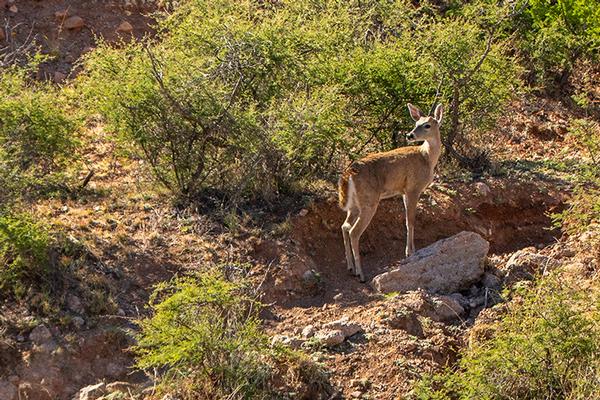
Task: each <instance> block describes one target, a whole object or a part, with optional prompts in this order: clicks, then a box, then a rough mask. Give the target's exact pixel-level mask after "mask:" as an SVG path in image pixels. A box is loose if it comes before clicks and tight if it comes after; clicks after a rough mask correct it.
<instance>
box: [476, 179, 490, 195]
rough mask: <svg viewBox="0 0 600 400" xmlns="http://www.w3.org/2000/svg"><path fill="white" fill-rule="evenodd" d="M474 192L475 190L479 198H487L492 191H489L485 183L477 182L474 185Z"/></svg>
mask: <svg viewBox="0 0 600 400" xmlns="http://www.w3.org/2000/svg"><path fill="white" fill-rule="evenodd" d="M475 190H477V193H478V194H479V195H480V196H481V197H487V196H489V195H490V193H491V192H492V190H491V189H490V187H489V186H488V185H486V184H485V183H483V182H477V183H476V184H475Z"/></svg>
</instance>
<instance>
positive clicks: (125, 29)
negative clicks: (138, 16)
mask: <svg viewBox="0 0 600 400" xmlns="http://www.w3.org/2000/svg"><path fill="white" fill-rule="evenodd" d="M117 32H119V33H131V32H133V26H132V25H131V24H130V23H129V22H127V21H123V22H121V24H120V25H119V26H118V27H117Z"/></svg>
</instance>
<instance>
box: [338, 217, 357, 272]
mask: <svg viewBox="0 0 600 400" xmlns="http://www.w3.org/2000/svg"><path fill="white" fill-rule="evenodd" d="M357 217H358V213H357V212H356V211H353V210H349V211H348V214H347V215H346V220H345V221H344V224H343V225H342V236H343V237H344V249H345V251H346V264H347V266H348V271H350V272H351V273H352V274H354V273H356V266H355V265H354V254H353V253H352V245H351V243H350V229H352V226H353V225H354V224H355V223H356V218H357Z"/></svg>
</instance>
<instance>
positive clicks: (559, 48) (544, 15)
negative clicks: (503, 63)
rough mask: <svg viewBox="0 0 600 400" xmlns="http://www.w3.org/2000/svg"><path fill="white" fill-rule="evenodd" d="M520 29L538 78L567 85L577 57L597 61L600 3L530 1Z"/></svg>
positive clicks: (594, 1) (543, 82)
mask: <svg viewBox="0 0 600 400" xmlns="http://www.w3.org/2000/svg"><path fill="white" fill-rule="evenodd" d="M518 31H519V33H520V34H521V37H522V42H521V43H522V49H523V50H524V52H525V54H526V56H527V57H528V58H530V66H531V68H532V69H533V72H534V73H535V76H536V77H537V79H538V81H539V82H540V83H541V84H542V85H549V86H550V87H552V86H555V85H556V84H559V85H564V84H565V83H566V82H567V79H568V78H569V75H570V73H571V71H572V69H573V66H574V65H575V63H576V62H577V61H578V60H580V59H589V60H592V61H597V60H598V51H599V50H600V2H599V1H598V0H529V1H528V6H527V7H526V8H525V12H524V15H523V16H522V18H521V24H520V29H519V30H518Z"/></svg>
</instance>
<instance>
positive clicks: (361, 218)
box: [338, 103, 444, 282]
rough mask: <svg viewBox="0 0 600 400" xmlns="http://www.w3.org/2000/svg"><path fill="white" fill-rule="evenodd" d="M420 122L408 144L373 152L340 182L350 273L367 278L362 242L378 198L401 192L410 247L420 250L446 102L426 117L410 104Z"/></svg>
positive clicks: (408, 251)
mask: <svg viewBox="0 0 600 400" xmlns="http://www.w3.org/2000/svg"><path fill="white" fill-rule="evenodd" d="M408 111H409V113H410V116H411V118H412V119H413V120H414V121H415V127H414V129H413V130H412V131H411V132H409V133H408V134H407V135H406V139H407V141H408V143H409V144H412V143H415V142H421V141H422V142H423V143H422V144H421V145H420V146H404V147H398V148H396V149H394V150H391V151H387V152H381V153H372V154H368V155H367V156H366V157H364V158H362V159H360V160H358V161H355V162H353V163H352V164H350V165H349V166H348V167H347V168H346V169H345V170H344V171H343V172H342V174H341V176H340V178H339V181H338V197H339V206H340V208H341V209H342V210H344V211H346V212H347V215H346V220H345V221H344V224H343V225H342V235H343V237H344V248H345V252H346V263H347V265H348V271H350V272H351V273H352V274H354V275H355V276H358V277H359V278H360V281H361V282H365V275H364V273H363V269H362V264H361V259H360V247H359V240H360V237H361V236H362V234H363V233H364V231H365V230H366V229H367V227H368V226H369V224H370V222H371V219H372V218H373V216H374V215H375V212H376V211H377V207H378V205H379V202H380V201H381V200H383V199H387V198H391V197H395V196H398V195H400V194H402V196H403V200H404V208H405V211H406V250H405V255H406V257H409V256H410V255H412V254H413V253H414V252H415V243H414V228H415V217H416V214H417V203H418V201H419V197H420V196H421V193H423V191H424V190H425V189H426V188H427V187H428V186H429V184H430V183H431V182H432V181H433V171H434V168H435V166H436V164H437V162H438V159H439V157H440V153H441V146H442V140H441V137H440V126H441V124H442V117H443V114H444V109H443V107H442V105H441V104H438V106H437V107H436V108H435V111H434V113H433V116H425V115H424V114H423V113H422V112H421V110H420V109H419V108H418V107H415V106H413V105H412V104H410V103H409V104H408Z"/></svg>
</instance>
